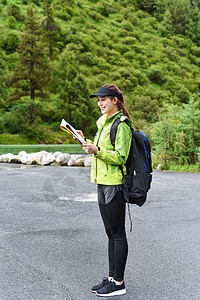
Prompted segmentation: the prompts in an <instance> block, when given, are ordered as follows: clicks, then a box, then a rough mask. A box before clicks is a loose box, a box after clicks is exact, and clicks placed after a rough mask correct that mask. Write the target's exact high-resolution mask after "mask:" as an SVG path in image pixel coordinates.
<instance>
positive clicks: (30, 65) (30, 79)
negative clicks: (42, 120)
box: [8, 7, 50, 100]
mask: <svg viewBox="0 0 200 300" xmlns="http://www.w3.org/2000/svg"><path fill="white" fill-rule="evenodd" d="M24 24H25V26H24V32H23V34H22V37H21V40H20V43H19V48H18V53H19V62H18V64H17V67H16V69H15V70H14V72H13V74H12V76H11V77H10V78H9V79H8V86H12V87H13V88H14V93H13V94H12V95H11V96H10V100H19V99H20V98H21V97H24V96H29V97H30V98H31V100H35V98H36V97H46V96H47V92H46V88H47V84H48V83H49V76H50V68H49V65H48V60H47V58H46V52H45V49H44V43H43V42H42V37H41V25H40V22H39V21H38V19H37V18H36V16H35V14H34V11H33V8H32V7H28V8H27V12H26V16H25V21H24Z"/></svg>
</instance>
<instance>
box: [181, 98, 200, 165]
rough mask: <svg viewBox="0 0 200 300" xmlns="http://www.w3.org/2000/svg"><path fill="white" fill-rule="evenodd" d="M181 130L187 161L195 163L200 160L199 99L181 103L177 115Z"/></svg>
mask: <svg viewBox="0 0 200 300" xmlns="http://www.w3.org/2000/svg"><path fill="white" fill-rule="evenodd" d="M179 118H180V120H181V130H182V131H183V132H185V134H186V139H185V144H186V154H187V157H188V162H189V163H192V164H195V163H197V162H198V160H200V157H198V155H200V109H199V101H195V100H194V99H193V98H191V99H190V101H189V103H187V104H183V110H182V111H181V112H180V116H179Z"/></svg>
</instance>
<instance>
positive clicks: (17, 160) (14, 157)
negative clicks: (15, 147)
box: [8, 154, 21, 163]
mask: <svg viewBox="0 0 200 300" xmlns="http://www.w3.org/2000/svg"><path fill="white" fill-rule="evenodd" d="M8 162H9V163H21V160H20V157H19V155H14V154H12V155H11V156H10V158H9V161H8Z"/></svg>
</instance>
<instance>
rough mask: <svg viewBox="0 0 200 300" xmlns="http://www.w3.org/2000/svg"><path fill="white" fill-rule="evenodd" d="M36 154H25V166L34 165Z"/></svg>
mask: <svg viewBox="0 0 200 300" xmlns="http://www.w3.org/2000/svg"><path fill="white" fill-rule="evenodd" d="M35 156H36V153H30V154H27V157H26V162H25V164H26V165H32V164H35V163H36V158H35Z"/></svg>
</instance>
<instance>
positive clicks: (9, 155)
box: [1, 153, 13, 163]
mask: <svg viewBox="0 0 200 300" xmlns="http://www.w3.org/2000/svg"><path fill="white" fill-rule="evenodd" d="M12 157H13V154H12V153H7V154H2V155H1V159H2V161H3V162H4V163H8V162H10V160H11V159H12Z"/></svg>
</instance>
